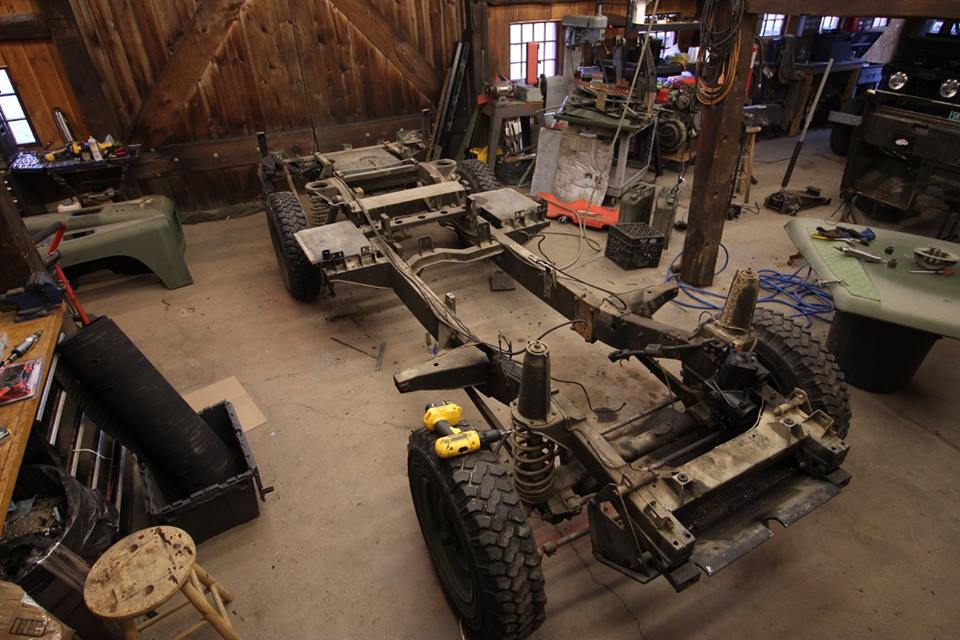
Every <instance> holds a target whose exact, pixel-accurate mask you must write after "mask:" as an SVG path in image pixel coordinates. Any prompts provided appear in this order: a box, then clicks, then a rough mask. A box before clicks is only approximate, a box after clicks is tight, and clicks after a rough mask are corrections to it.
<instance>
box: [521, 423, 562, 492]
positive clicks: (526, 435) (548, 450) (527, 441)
mask: <svg viewBox="0 0 960 640" xmlns="http://www.w3.org/2000/svg"><path fill="white" fill-rule="evenodd" d="M512 452H513V481H514V484H515V485H516V487H517V493H518V494H520V498H521V499H522V500H523V501H524V502H527V503H530V504H539V503H541V502H546V500H547V498H549V497H550V496H551V495H552V493H553V474H554V471H555V470H556V468H555V466H554V459H555V458H556V455H557V445H556V444H555V443H554V442H552V441H550V440H548V439H546V438H544V437H543V436H541V435H540V434H537V433H533V432H532V431H530V430H529V429H524V428H519V429H516V430H515V431H514V432H513V435H512Z"/></svg>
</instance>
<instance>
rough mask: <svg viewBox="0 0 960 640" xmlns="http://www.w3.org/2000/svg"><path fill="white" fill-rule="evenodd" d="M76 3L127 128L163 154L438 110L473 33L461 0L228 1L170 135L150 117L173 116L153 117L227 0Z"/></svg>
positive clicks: (186, 86) (187, 81) (183, 86)
mask: <svg viewBox="0 0 960 640" xmlns="http://www.w3.org/2000/svg"><path fill="white" fill-rule="evenodd" d="M71 4H72V5H73V7H74V11H75V12H76V13H77V16H78V20H80V26H81V30H82V32H83V34H84V38H85V40H86V41H87V43H88V47H89V48H90V50H91V53H92V56H93V58H94V62H95V63H96V64H97V65H98V66H99V67H100V68H101V70H102V72H103V77H104V79H105V81H106V84H107V88H108V95H109V96H110V97H111V99H112V100H113V101H114V103H115V104H116V105H117V107H118V111H119V113H120V117H121V121H122V124H123V125H124V126H125V127H128V128H129V133H131V134H133V135H134V137H135V138H139V140H138V141H140V142H143V143H145V144H147V145H151V146H152V145H161V144H165V143H173V142H185V141H188V140H206V139H211V138H222V137H228V136H236V135H245V134H251V133H254V132H255V131H257V130H260V129H266V130H273V131H284V130H289V129H296V128H301V127H311V126H313V127H317V128H321V127H323V126H326V125H331V124H339V123H344V122H356V121H361V120H368V119H375V118H383V117H388V116H395V115H399V114H403V113H414V112H417V111H418V110H419V109H420V108H421V107H425V106H428V105H429V102H430V100H431V99H435V96H434V95H432V93H433V92H434V91H439V88H440V84H441V82H442V80H443V74H444V73H445V71H446V67H447V65H448V64H449V60H450V57H451V56H452V52H453V46H454V42H455V41H456V40H457V39H458V38H459V37H460V33H461V30H462V18H461V12H460V2H458V1H457V0H415V1H412V2H394V1H392V0H246V1H243V0H233V1H232V2H222V1H221V2H220V4H222V5H224V7H225V8H226V10H225V14H226V15H225V18H224V19H223V20H220V21H218V22H215V23H214V24H213V27H212V28H211V30H210V31H211V34H212V35H213V36H214V38H213V46H208V47H207V49H206V50H209V53H210V55H209V56H208V57H207V58H206V59H204V61H203V64H202V68H201V69H200V73H199V74H198V75H197V77H188V78H180V79H175V80H176V84H175V85H174V86H175V87H176V88H177V89H178V90H179V91H182V93H180V94H178V95H175V96H172V98H173V100H172V101H171V103H170V104H168V105H165V106H164V109H163V110H164V111H172V112H174V113H175V117H174V118H173V122H172V124H173V126H172V128H163V129H159V128H156V127H154V126H152V124H151V123H150V122H149V121H147V119H146V116H153V117H155V118H158V117H162V118H164V119H166V118H168V117H169V115H164V116H160V115H159V113H158V112H151V113H141V110H142V109H143V108H144V105H145V104H147V103H148V102H149V100H150V96H151V92H152V91H153V90H154V88H155V86H156V84H157V81H158V79H159V78H161V77H162V75H163V70H164V67H165V66H166V65H167V64H168V62H170V61H171V60H172V59H175V58H177V57H179V55H182V53H183V52H185V51H188V50H189V47H190V45H191V44H192V43H193V42H195V40H196V39H198V38H199V36H198V35H197V34H195V33H193V32H192V31H191V23H192V21H193V20H194V19H195V16H197V15H198V13H197V12H198V8H200V6H201V5H203V4H208V5H215V4H217V0H206V1H205V2H203V3H198V2H197V0H167V1H166V2H162V3H160V2H151V1H149V0H71ZM125 43H128V46H125ZM178 46H179V48H180V49H182V50H183V51H178V50H177V48H178ZM199 49H203V47H202V46H201V47H199ZM412 71H420V72H421V73H422V74H423V76H422V77H418V76H416V75H414V74H413V73H412Z"/></svg>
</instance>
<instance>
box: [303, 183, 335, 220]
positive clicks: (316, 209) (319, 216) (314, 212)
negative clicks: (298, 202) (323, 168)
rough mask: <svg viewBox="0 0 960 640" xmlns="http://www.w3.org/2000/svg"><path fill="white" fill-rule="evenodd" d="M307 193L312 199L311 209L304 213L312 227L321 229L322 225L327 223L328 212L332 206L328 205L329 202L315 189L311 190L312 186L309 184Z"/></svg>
mask: <svg viewBox="0 0 960 640" xmlns="http://www.w3.org/2000/svg"><path fill="white" fill-rule="evenodd" d="M306 191H307V193H308V194H309V198H310V208H309V209H308V210H307V211H304V213H305V214H306V216H307V220H308V221H309V222H310V226H313V227H319V226H320V225H322V224H324V223H326V221H327V211H329V210H330V205H329V204H327V201H326V200H325V199H324V197H323V196H321V195H320V194H319V193H318V192H317V191H316V189H315V188H311V185H310V184H307V186H306Z"/></svg>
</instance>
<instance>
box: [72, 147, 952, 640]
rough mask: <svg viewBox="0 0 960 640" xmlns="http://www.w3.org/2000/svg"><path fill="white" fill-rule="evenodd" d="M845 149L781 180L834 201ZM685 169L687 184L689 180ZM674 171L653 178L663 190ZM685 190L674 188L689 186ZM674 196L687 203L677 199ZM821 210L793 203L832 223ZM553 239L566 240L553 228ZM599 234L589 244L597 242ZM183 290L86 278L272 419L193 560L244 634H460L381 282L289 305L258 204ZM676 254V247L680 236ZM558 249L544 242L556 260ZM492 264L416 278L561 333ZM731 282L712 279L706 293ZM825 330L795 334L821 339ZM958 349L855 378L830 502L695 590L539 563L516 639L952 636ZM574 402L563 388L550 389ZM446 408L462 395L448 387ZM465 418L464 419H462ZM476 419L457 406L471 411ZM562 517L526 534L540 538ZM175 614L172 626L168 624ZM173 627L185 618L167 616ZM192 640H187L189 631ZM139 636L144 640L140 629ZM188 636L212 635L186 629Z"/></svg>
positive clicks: (641, 275) (602, 361) (216, 228)
mask: <svg viewBox="0 0 960 640" xmlns="http://www.w3.org/2000/svg"><path fill="white" fill-rule="evenodd" d="M790 150H791V141H788V140H778V141H773V142H770V143H762V144H761V145H760V146H759V148H758V152H757V153H758V156H757V158H758V163H757V168H756V175H757V178H758V179H759V181H760V184H759V186H757V187H755V188H754V198H755V199H758V200H759V199H762V197H763V196H765V195H766V194H768V193H770V192H772V191H773V190H775V189H776V188H777V187H778V185H779V182H780V178H781V176H782V172H783V170H784V166H785V164H786V159H787V158H788V157H789V155H790ZM841 170H842V162H841V160H840V159H838V158H836V157H834V156H832V155H831V154H830V153H829V150H828V149H827V146H826V143H825V136H824V135H823V133H822V132H820V133H817V134H815V135H814V136H813V137H812V141H811V143H810V145H809V146H808V148H807V149H806V150H805V152H804V156H803V158H802V160H801V161H800V165H799V168H798V171H797V174H796V179H795V182H794V184H796V185H801V184H802V185H806V184H817V185H821V186H823V187H824V188H825V190H826V191H833V192H834V193H833V194H832V195H836V189H837V184H838V181H839V176H840V174H841ZM691 173H692V172H691ZM673 179H674V174H672V173H669V172H668V173H667V174H666V175H665V176H663V177H662V178H661V179H660V180H661V183H662V184H668V182H669V181H670V180H673ZM684 194H685V197H688V196H689V189H688V188H686V187H685V189H684ZM685 204H686V203H685V202H684V207H685ZM831 210H832V209H824V210H822V211H814V212H808V215H819V216H825V215H829V213H830V211H831ZM785 221H786V218H784V217H781V216H778V215H776V214H773V213H770V212H767V211H761V212H760V213H758V214H754V213H744V215H743V216H742V217H741V218H740V219H739V220H737V221H734V222H730V223H728V224H727V226H726V230H725V233H724V242H725V243H726V245H727V246H728V247H729V248H730V251H731V262H732V265H733V266H735V267H739V266H747V265H751V266H754V267H773V268H779V269H781V270H786V269H787V266H786V259H787V256H788V255H789V254H790V253H792V252H793V251H792V250H793V247H792V245H791V243H790V242H789V241H788V239H787V237H786V235H785V234H784V232H783V231H782V229H781V227H782V225H783V224H784V222H785ZM565 229H566V230H568V231H569V230H571V229H572V228H571V227H565ZM602 235H603V234H599V233H591V236H592V237H595V238H597V239H598V240H599V241H600V242H601V243H602V242H603V237H602ZM186 237H187V244H188V249H187V259H188V262H189V264H190V268H191V270H192V272H193V275H194V278H195V284H194V285H192V286H189V287H186V288H183V289H179V290H176V291H167V290H165V289H164V288H163V287H162V286H161V285H160V284H159V283H158V281H156V280H155V279H154V278H153V277H152V276H139V277H133V278H118V277H113V276H111V277H109V278H97V281H96V282H92V283H89V284H87V285H86V286H84V287H83V288H82V289H81V292H80V293H81V297H82V298H83V300H84V302H85V304H86V305H87V307H88V308H89V310H90V311H92V312H94V313H98V314H107V315H109V316H111V317H113V319H114V320H116V321H117V322H118V324H119V325H120V326H121V327H123V329H124V330H125V331H126V332H127V333H128V334H129V335H130V336H131V337H132V338H133V339H134V341H136V343H137V344H138V345H139V346H140V347H141V349H142V350H143V351H144V352H145V353H146V354H147V355H148V357H150V358H151V359H152V360H153V362H154V363H155V364H156V365H157V366H158V367H159V369H160V370H161V371H162V372H163V373H164V374H165V375H166V376H167V377H168V378H169V379H170V381H171V382H172V383H173V384H174V386H176V387H177V388H178V389H179V390H180V391H181V392H188V391H191V390H193V389H196V388H198V387H202V386H205V385H207V384H210V383H212V382H214V381H217V380H220V379H222V378H225V377H227V376H231V375H235V376H237V377H238V378H239V379H240V381H241V382H242V384H243V385H244V386H245V387H246V389H247V390H248V391H249V393H250V394H251V395H252V396H253V398H254V399H255V401H256V402H257V403H258V404H259V406H260V408H261V409H262V410H263V411H264V413H265V414H266V415H267V417H268V418H269V422H268V423H267V424H265V425H263V426H261V427H259V428H257V429H255V430H254V431H252V432H250V433H249V434H248V438H249V440H250V444H251V447H252V449H253V452H254V455H255V456H256V458H257V462H258V463H259V466H260V469H261V473H262V475H263V479H264V481H265V482H266V483H267V484H272V485H274V486H275V487H276V492H275V493H272V494H270V496H269V497H268V499H267V502H266V504H264V505H263V507H262V514H261V517H260V518H259V519H257V520H255V521H253V522H251V523H248V524H246V525H243V526H240V527H237V528H235V529H233V530H231V531H229V532H227V533H224V534H222V535H220V536H218V537H217V538H215V539H213V540H211V541H209V542H206V543H205V544H203V545H202V546H201V547H200V551H199V556H200V559H201V561H202V562H203V564H204V565H206V566H207V568H208V569H210V570H211V571H212V572H213V573H214V574H215V575H217V576H218V577H219V578H220V579H221V580H222V581H223V582H224V583H225V584H227V585H228V586H229V587H230V588H231V589H232V590H233V591H234V593H235V594H236V596H237V598H236V601H235V603H234V604H233V605H232V606H231V608H232V610H233V611H235V613H236V616H235V623H236V626H237V628H238V630H239V632H240V634H241V635H242V637H244V638H324V639H340V638H351V639H352V638H385V639H386V638H389V639H394V638H397V639H419V638H450V639H454V638H459V637H460V635H461V632H460V630H459V628H458V623H457V620H456V618H455V617H454V615H453V614H452V613H451V611H450V609H449V608H448V607H447V605H446V603H445V601H444V599H443V596H442V594H441V591H440V588H439V586H438V583H437V581H436V579H435V578H434V574H433V569H432V566H431V563H430V560H429V558H428V556H427V552H426V548H425V546H424V544H423V540H422V538H421V535H420V531H419V529H418V526H417V522H416V518H415V515H414V511H413V507H412V504H411V501H410V497H409V493H408V488H407V480H406V474H405V456H406V452H405V447H406V441H407V434H408V432H409V430H410V428H411V427H416V426H417V424H418V422H419V419H420V415H421V411H422V407H423V405H424V403H425V402H427V401H429V400H433V399H437V396H436V395H435V394H429V395H428V394H412V395H400V394H398V393H397V392H396V390H395V389H394V386H393V382H392V374H393V372H395V371H396V370H399V369H401V368H404V367H407V366H411V365H414V364H418V363H420V362H423V361H425V360H426V359H428V358H429V353H428V350H427V348H426V346H425V342H424V331H423V329H422V328H421V327H420V326H419V325H418V324H417V323H416V321H415V320H414V319H413V317H412V316H411V315H410V314H409V313H408V312H407V311H406V309H405V308H404V307H402V306H401V304H400V303H399V301H398V300H397V299H396V298H395V297H394V296H393V295H392V294H391V293H389V292H384V291H374V290H369V289H353V290H351V289H350V288H348V287H341V288H339V289H338V295H337V297H336V298H335V299H333V300H329V301H326V302H321V303H318V304H314V305H304V304H298V303H295V302H293V301H292V300H291V299H290V298H289V297H288V296H287V294H286V292H285V291H284V290H283V286H282V284H281V283H280V279H279V276H278V274H277V267H276V263H275V261H274V256H273V253H272V251H271V247H270V241H269V239H268V236H267V231H266V226H265V222H264V219H263V216H262V215H255V216H252V217H248V218H242V219H236V220H226V221H222V222H214V223H205V224H200V225H194V226H189V227H187V228H186ZM673 243H674V244H672V245H671V248H670V249H669V250H668V251H667V255H668V257H669V258H672V257H673V256H674V255H675V254H676V253H677V252H678V251H679V250H680V248H681V247H682V234H680V233H675V234H674V238H673ZM576 245H577V241H576V240H575V239H573V238H564V237H558V236H551V237H549V238H548V240H547V241H546V242H545V244H544V248H545V249H546V250H547V251H548V252H549V253H550V255H551V257H552V258H554V259H556V260H557V261H560V260H565V259H567V258H572V257H573V256H574V255H575V253H576ZM592 255H593V254H592V252H590V251H589V250H585V254H584V256H585V260H584V262H587V263H588V264H586V266H584V267H582V268H579V269H578V273H579V274H580V275H581V276H582V277H584V278H587V279H589V280H592V281H594V282H596V283H598V284H603V285H606V286H609V287H611V288H613V289H616V290H621V291H622V290H626V289H631V288H634V287H636V286H640V285H642V284H645V283H651V282H657V281H660V280H662V279H663V272H664V269H665V267H666V260H664V261H663V263H662V265H661V268H660V269H657V270H640V271H633V272H624V271H620V270H619V269H617V268H616V267H615V266H612V265H611V264H610V263H608V262H607V261H606V260H605V259H602V258H601V259H595V260H592V261H590V257H591V256H592ZM491 272H492V269H491V268H487V267H478V266H473V267H470V268H468V269H466V270H463V269H461V270H460V271H459V274H460V275H458V276H454V275H453V274H455V273H458V271H457V269H456V268H455V267H454V268H451V269H445V268H442V267H441V268H438V269H437V270H436V271H435V272H433V273H429V275H428V279H429V280H430V281H431V282H432V284H433V286H434V288H435V289H436V290H437V291H439V292H445V291H454V292H456V294H457V298H458V305H459V311H460V315H461V316H462V317H463V318H464V319H466V321H467V322H468V324H470V325H471V326H472V327H473V328H474V329H475V330H476V331H477V332H478V333H479V335H481V336H484V337H486V338H488V339H493V338H495V336H496V333H497V330H502V331H503V333H504V334H505V335H507V336H509V337H511V338H512V339H513V340H514V343H515V344H520V343H521V341H522V340H523V339H524V338H527V337H530V336H533V335H537V333H539V332H540V330H542V328H544V327H549V326H551V325H553V324H555V323H557V322H558V321H560V320H562V318H560V317H559V316H558V314H556V313H555V312H553V311H552V310H550V309H549V308H548V307H546V306H545V305H543V304H540V303H539V302H537V301H536V300H535V299H534V298H533V297H531V296H530V295H529V294H527V293H526V292H525V291H522V290H518V291H513V292H495V293H494V292H490V290H489V287H488V276H489V275H490V273H491ZM732 273H733V269H728V271H727V272H725V273H724V274H723V276H722V277H720V278H719V279H718V282H717V285H718V286H719V287H725V285H726V284H727V283H728V282H729V276H730V275H732ZM657 317H658V318H660V319H662V320H664V321H668V322H675V323H680V324H683V325H685V326H693V325H694V324H695V322H696V319H697V313H696V312H687V311H684V310H682V309H680V308H679V307H676V306H673V305H668V306H667V307H666V308H665V309H663V310H662V311H661V312H660V313H659V314H658V316H657ZM824 328H825V327H824V326H823V325H819V324H818V325H817V326H815V327H814V330H815V331H816V332H817V333H818V334H820V335H822V334H823V331H824ZM334 335H336V336H338V337H339V338H341V339H343V340H346V341H348V342H350V343H352V344H354V345H357V346H359V347H360V348H364V349H370V350H372V349H373V348H374V347H375V346H376V345H377V344H379V343H380V342H381V341H386V343H387V347H386V360H385V366H384V367H383V370H382V371H381V372H374V363H373V361H372V360H371V359H369V358H366V357H364V356H362V355H360V354H358V353H356V352H354V351H351V350H349V349H347V348H345V347H342V346H341V345H339V344H337V343H335V342H333V341H331V340H330V338H331V336H334ZM549 343H550V345H551V347H552V351H553V353H554V354H555V360H554V371H555V375H557V376H559V377H575V378H578V379H581V380H583V381H584V383H585V384H586V385H587V386H588V388H589V389H590V392H591V394H592V395H593V396H594V402H595V404H597V405H609V406H616V405H617V404H619V403H620V401H626V402H628V403H630V405H629V406H628V408H627V409H625V410H624V411H630V410H631V408H637V407H641V406H643V404H644V403H646V402H649V400H650V398H652V397H660V396H661V395H662V392H661V390H660V388H659V387H658V386H657V385H656V384H655V383H653V382H652V381H651V379H650V377H649V376H647V375H645V374H644V373H643V371H642V370H641V367H640V366H639V365H636V364H629V365H625V366H622V367H621V366H612V365H610V364H609V363H608V362H607V360H606V358H605V356H606V353H607V351H608V349H606V348H605V347H603V346H601V345H588V344H585V343H583V342H582V341H580V340H579V339H578V338H577V336H576V335H574V334H572V332H567V331H560V332H556V333H554V334H553V335H552V336H551V338H550V340H549ZM958 358H960V345H958V343H957V342H955V341H941V342H939V343H938V344H937V345H936V346H935V347H934V349H933V351H932V352H931V354H930V355H929V357H928V358H927V360H926V362H925V363H924V364H923V366H922V367H921V369H920V371H919V373H918V374H917V376H916V378H915V379H914V381H913V382H912V383H911V384H910V386H909V387H908V388H906V389H905V390H904V391H902V392H900V393H897V394H894V395H889V396H882V395H873V394H869V393H864V392H860V391H858V390H856V389H851V392H852V396H853V412H854V413H853V415H854V417H853V424H852V429H851V434H850V437H849V441H850V443H851V446H852V449H851V452H850V455H849V458H848V462H847V464H846V465H845V468H846V469H847V470H849V471H850V472H851V473H852V474H853V481H852V483H851V484H850V486H849V487H848V488H847V489H846V490H845V491H844V492H843V493H841V494H840V496H839V497H838V498H836V499H835V500H834V501H832V502H830V503H829V504H827V505H826V506H824V507H823V508H822V509H820V510H818V511H816V512H815V513H813V514H812V515H811V516H809V517H808V518H806V519H804V520H802V521H801V522H799V523H798V524H796V525H795V526H794V527H792V528H791V529H790V530H789V531H777V535H776V537H775V538H774V539H773V540H771V541H770V542H768V543H767V544H765V545H763V546H761V547H760V548H759V549H757V550H756V551H754V552H753V553H751V554H750V555H748V556H747V557H746V558H744V559H743V560H742V561H740V562H738V563H736V564H734V565H733V566H731V567H730V568H728V569H726V570H725V571H723V572H722V573H720V574H719V575H717V576H715V577H713V578H709V579H708V578H706V577H704V578H703V579H701V581H700V583H699V584H697V585H695V586H694V587H692V588H691V589H689V590H688V591H686V592H684V593H681V594H675V593H674V592H673V590H672V589H671V588H670V586H669V585H668V584H667V583H666V581H665V580H657V581H655V582H653V583H651V584H649V585H646V586H643V585H640V584H638V583H634V582H632V581H630V580H628V579H627V578H625V577H623V576H622V575H620V574H619V573H616V572H614V571H612V570H610V569H608V568H607V567H605V566H603V565H601V564H599V563H598V562H596V561H595V560H594V559H593V556H592V554H591V551H590V543H589V540H587V539H582V540H580V541H579V542H577V543H575V544H573V545H571V546H567V547H564V548H563V549H561V550H560V551H559V553H557V555H556V556H555V557H553V558H551V559H547V560H546V561H545V564H544V572H545V575H546V583H547V597H548V604H547V620H546V623H545V624H544V625H543V627H542V628H541V629H540V630H539V631H538V632H537V633H536V634H535V636H534V637H535V638H644V639H646V640H667V639H671V638H677V639H691V638H717V639H728V638H741V639H744V640H747V639H751V638H764V639H767V638H771V637H783V638H811V639H813V638H831V639H833V638H844V639H847V640H849V639H853V638H915V639H921V638H924V639H925V638H944V639H946V638H954V637H956V629H957V628H958V626H960V609H958V608H957V606H956V605H957V603H958V602H960V578H958V575H957V574H958V569H960V565H958V563H957V560H956V557H957V556H956V546H955V545H956V540H957V534H958V532H960V515H958V510H957V505H958V504H960V420H957V418H956V408H955V407H956V405H955V400H954V393H955V392H956V389H957V388H958V386H960V371H958V369H957V367H956V362H957V361H958ZM565 391H568V392H569V393H570V396H571V397H572V398H576V399H577V401H578V402H579V401H581V400H580V396H579V395H578V393H577V392H576V390H575V389H565ZM446 397H447V398H449V399H452V400H457V401H461V402H463V403H464V405H465V406H468V405H469V403H468V402H467V401H466V398H465V396H463V394H461V393H459V392H458V393H454V394H449V395H448V396H446ZM474 413H475V411H474V410H473V409H472V407H469V408H468V415H472V414H474ZM474 417H475V418H476V416H474ZM577 526H579V523H572V524H570V525H567V526H561V527H560V528H554V527H553V526H550V525H546V524H543V523H539V522H537V523H536V524H535V527H534V528H535V532H536V535H537V538H538V540H539V541H541V542H542V541H545V540H548V539H551V538H553V537H556V536H558V535H559V534H560V533H561V532H563V531H568V530H571V529H572V528H574V527H577ZM181 615H182V616H183V617H180V618H178V617H177V616H181ZM177 616H175V617H174V618H175V619H177V620H179V622H180V623H181V624H182V623H183V621H184V620H186V619H187V616H188V614H187V613H186V612H180V613H178V614H177ZM205 633H206V634H207V635H206V636H204V634H205ZM151 637H155V636H151ZM196 637H198V638H200V637H210V638H212V637H213V636H212V635H211V634H209V633H208V632H206V631H204V632H201V633H199V634H197V636H196Z"/></svg>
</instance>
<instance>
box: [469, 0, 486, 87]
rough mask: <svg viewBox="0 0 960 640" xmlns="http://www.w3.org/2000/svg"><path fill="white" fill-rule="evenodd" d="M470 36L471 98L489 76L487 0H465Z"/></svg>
mask: <svg viewBox="0 0 960 640" xmlns="http://www.w3.org/2000/svg"><path fill="white" fill-rule="evenodd" d="M464 5H465V7H464V8H465V9H466V15H467V34H468V37H469V38H470V100H471V104H472V102H473V98H474V97H476V96H478V95H480V94H481V93H482V92H483V86H484V84H485V83H486V82H487V81H488V80H489V78H488V77H487V68H488V66H489V63H488V61H487V42H488V40H487V0H465V1H464Z"/></svg>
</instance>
